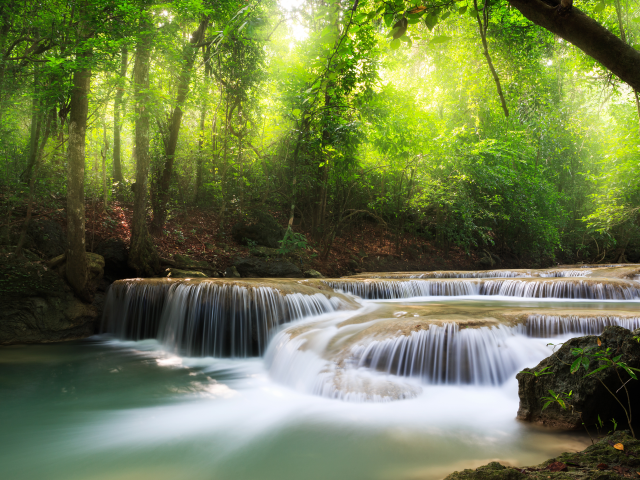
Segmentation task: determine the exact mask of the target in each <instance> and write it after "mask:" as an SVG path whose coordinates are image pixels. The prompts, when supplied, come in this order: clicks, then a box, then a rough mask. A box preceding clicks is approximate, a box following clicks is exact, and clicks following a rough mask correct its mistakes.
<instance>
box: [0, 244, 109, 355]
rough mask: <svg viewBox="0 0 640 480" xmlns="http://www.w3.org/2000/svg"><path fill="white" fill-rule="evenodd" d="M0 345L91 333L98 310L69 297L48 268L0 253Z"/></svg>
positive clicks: (72, 337) (66, 337)
mask: <svg viewBox="0 0 640 480" xmlns="http://www.w3.org/2000/svg"><path fill="white" fill-rule="evenodd" d="M0 271H1V272H2V275H1V278H0V345H13V344H21V343H50V342H59V341H65V340H76V339H80V338H85V337H87V336H89V335H92V334H93V332H94V328H95V321H96V320H97V319H98V309H97V308H96V307H95V306H94V305H88V304H85V303H83V302H81V301H80V300H78V299H77V298H75V297H74V296H73V294H72V293H71V290H70V289H69V287H68V286H67V285H66V283H65V282H64V281H63V280H62V278H61V277H60V276H59V275H58V274H57V273H56V272H55V271H53V270H52V269H50V268H47V267H46V266H45V265H42V264H40V263H36V262H29V261H26V260H24V259H20V258H17V257H15V255H13V254H9V255H6V254H3V255H0Z"/></svg>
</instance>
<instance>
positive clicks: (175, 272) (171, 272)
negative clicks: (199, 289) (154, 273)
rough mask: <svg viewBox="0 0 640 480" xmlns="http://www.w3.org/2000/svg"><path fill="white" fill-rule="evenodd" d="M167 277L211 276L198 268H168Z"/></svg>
mask: <svg viewBox="0 0 640 480" xmlns="http://www.w3.org/2000/svg"><path fill="white" fill-rule="evenodd" d="M166 273H167V277H169V278H209V277H208V276H207V275H205V274H204V273H202V272H199V271H198V270H180V269H179V268H167V269H166Z"/></svg>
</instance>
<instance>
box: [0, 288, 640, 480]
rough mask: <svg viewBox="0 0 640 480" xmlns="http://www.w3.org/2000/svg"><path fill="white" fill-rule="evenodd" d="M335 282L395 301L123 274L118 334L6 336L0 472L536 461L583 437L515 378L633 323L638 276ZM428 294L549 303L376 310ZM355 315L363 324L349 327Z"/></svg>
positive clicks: (100, 477) (348, 473)
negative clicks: (461, 317)
mask: <svg viewBox="0 0 640 480" xmlns="http://www.w3.org/2000/svg"><path fill="white" fill-rule="evenodd" d="M335 282H336V283H341V284H344V285H346V286H347V287H349V288H353V289H355V288H360V289H361V290H360V293H362V294H363V296H365V297H366V296H367V295H371V296H377V295H386V297H385V298H389V300H385V301H384V302H380V301H376V302H363V308H362V310H360V311H340V310H339V308H340V307H341V305H340V301H339V300H338V299H337V298H330V299H328V298H327V297H326V296H325V295H319V296H318V295H303V294H289V295H285V296H283V295H281V294H279V293H277V292H276V290H275V289H269V288H264V287H256V288H251V289H247V288H244V287H228V288H227V289H226V290H224V289H221V288H220V287H219V286H217V287H216V288H213V287H207V288H203V286H199V287H198V288H196V287H194V286H190V285H188V284H184V283H182V284H180V286H179V287H178V286H174V287H169V286H168V285H169V284H166V285H167V286H157V285H156V286H154V287H148V288H147V287H146V286H144V284H143V283H136V282H130V283H129V284H127V285H126V286H123V287H121V289H120V290H114V291H112V292H111V295H112V298H111V300H110V303H109V309H110V310H109V313H108V315H107V316H106V323H105V325H107V326H108V328H109V329H110V331H112V332H113V333H115V334H117V335H119V336H120V337H121V339H120V340H115V339H112V338H111V337H100V338H97V339H91V340H88V341H85V342H78V343H74V344H59V345H40V346H25V347H9V348H4V349H0V411H2V412H3V425H2V429H0V465H2V477H3V478H8V479H11V480H23V479H24V480H32V479H34V478H46V479H47V480H116V479H117V480H134V479H135V480H139V479H143V480H144V479H153V480H169V479H171V480H174V479H177V478H179V479H186V480H210V479H224V480H276V479H277V480H299V479H301V478H304V479H311V480H316V479H317V480H324V479H327V478H337V479H348V480H417V479H420V480H435V479H438V478H442V477H444V476H446V475H447V474H448V473H451V472H452V471H454V470H461V469H463V468H473V467H476V466H479V465H482V464H486V463H487V462H489V461H493V460H499V461H501V462H503V463H507V464H513V465H521V466H522V465H532V464H537V463H539V462H541V461H543V460H545V459H547V458H551V457H553V456H556V455H557V454H559V453H560V452H562V451H566V450H578V449H582V448H584V446H586V444H587V443H588V440H587V439H584V438H582V437H581V436H580V434H571V435H560V434H557V433H555V432H548V431H542V430H538V429H536V428H532V427H530V426H528V425H525V424H521V423H518V422H516V421H515V420H514V417H515V413H516V411H517V408H518V398H517V383H516V381H515V378H514V375H515V373H516V372H517V371H518V370H519V369H521V368H523V367H531V366H535V365H536V364H537V363H538V362H539V361H540V360H541V359H542V358H544V357H545V356H547V355H548V354H549V352H550V350H549V347H547V346H546V344H547V343H548V342H549V338H551V339H552V340H551V341H553V342H554V343H559V342H562V341H564V340H565V339H567V338H570V337H571V336H573V335H575V334H584V333H589V334H597V333H599V332H600V331H601V330H602V328H604V327H605V326H606V325H610V324H615V325H622V326H625V327H627V328H635V327H637V326H638V325H639V323H640V302H638V300H637V299H636V298H635V295H637V291H636V292H635V293H634V291H633V289H631V287H630V285H631V283H630V282H629V283H626V284H625V283H620V282H618V283H616V284H615V285H614V287H615V288H614V287H612V289H611V290H607V285H604V284H603V283H602V282H601V283H597V282H596V283H595V284H594V282H591V283H589V284H584V285H582V284H580V283H579V281H578V283H576V281H573V282H565V284H562V283H561V282H562V280H560V281H555V280H540V281H538V284H541V283H542V285H545V284H546V285H548V286H545V287H541V286H538V287H530V286H528V285H529V283H527V281H524V282H523V281H519V282H518V281H515V280H474V279H471V280H465V281H457V282H453V281H452V282H446V281H437V280H436V281H424V280H422V281H421V280H417V281H406V282H401V281H389V282H375V281H372V282H358V283H355V282H349V281H344V282H341V281H339V280H338V281H335ZM488 282H493V283H491V284H490V285H491V287H486V284H487V283H488ZM507 282H518V283H507ZM544 282H547V283H544ZM376 283H377V286H371V285H373V284H376ZM614 283H615V282H614ZM384 284H387V285H388V287H384ZM569 284H571V285H573V286H572V287H568V285H569ZM353 285H355V286H356V287H351V286H353ZM357 285H360V287H357ZM364 285H369V286H364ZM425 285H429V286H428V287H425ZM621 285H622V286H621ZM242 288H244V290H243V289H242ZM260 288H263V290H260ZM633 288H636V287H633ZM563 289H564V290H563ZM625 289H628V290H625ZM346 290H347V291H349V290H348V288H346ZM569 290H570V291H569ZM127 292H129V294H127ZM132 292H136V293H135V295H132ZM223 292H224V294H223ZM576 292H577V293H576ZM627 294H628V295H627ZM455 295H462V296H461V297H460V298H456V296H455ZM501 295H505V296H501ZM515 295H522V296H521V297H519V296H515ZM545 295H557V296H556V298H540V297H541V296H545ZM580 295H582V296H583V298H582V299H581V298H578V297H579V296H580ZM407 296H412V298H411V301H410V302H409V301H408V300H407V299H406V297H407ZM320 297H322V298H320ZM630 298H633V299H630ZM587 299H591V300H587ZM403 303H404V304H406V305H403ZM425 304H434V305H435V304H437V305H438V308H439V309H440V310H442V311H443V312H444V311H446V309H447V308H451V309H452V311H455V312H459V311H462V310H465V309H473V308H474V306H476V307H477V308H478V309H481V308H488V307H490V308H494V309H497V310H499V309H501V308H504V309H507V310H508V309H515V308H529V309H531V310H532V311H535V309H536V308H544V310H545V312H546V313H545V314H531V315H529V316H528V318H527V319H526V321H524V322H523V323H521V324H519V325H515V326H506V325H501V326H493V327H481V328H461V327H460V326H458V325H456V324H455V323H453V322H448V323H447V322H445V323H441V324H440V325H438V326H436V325H432V326H430V327H428V328H426V329H420V330H418V331H413V332H412V333H406V334H402V332H396V333H394V331H390V332H389V331H387V332H386V333H385V334H384V336H376V334H375V332H379V331H383V330H376V328H375V327H377V326H379V324H380V323H382V322H386V321H388V320H391V321H395V322H401V321H402V319H400V318H395V317H394V318H391V319H389V318H388V315H387V314H386V313H385V314H384V315H383V314H382V313H381V314H380V317H377V316H376V314H375V312H377V311H380V312H384V311H388V309H389V307H390V306H391V307H393V308H394V309H396V310H398V311H400V310H403V311H405V310H406V311H411V308H415V307H416V306H420V305H425ZM383 307H384V308H383ZM462 307H464V308H462ZM385 308H386V309H387V310H385ZM577 309H579V310H580V311H581V312H582V313H580V314H579V315H574V314H572V313H571V312H572V311H574V310H577ZM614 309H617V310H626V312H627V316H626V317H625V316H620V315H614V314H611V313H610V312H609V311H612V310H614ZM549 310H554V311H553V312H551V313H549ZM588 310H589V312H587V311H588ZM416 311H417V310H416ZM629 311H631V312H632V314H628V312H629ZM636 311H637V312H638V315H635V314H634V313H633V312H636ZM363 312H368V313H369V314H371V316H370V318H371V320H367V321H363V323H357V322H356V323H349V319H352V317H353V318H355V317H356V316H358V315H361V314H362V313H363ZM385 315H386V316H385ZM367 318H369V317H367ZM403 318H404V317H403ZM425 318H426V317H425ZM406 320H407V321H410V320H413V317H406ZM368 329H370V330H368ZM369 331H370V332H373V334H372V335H368V334H367V332H369ZM126 339H134V340H126ZM156 339H157V340H156ZM225 345H226V346H225ZM265 346H266V352H265V354H264V356H263V357H254V358H213V357H211V356H210V355H225V356H226V355H230V356H234V357H242V356H246V355H259V354H260V353H262V352H263V350H261V349H262V348H264V347H265ZM200 355H204V356H200Z"/></svg>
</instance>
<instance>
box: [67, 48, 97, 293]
mask: <svg viewBox="0 0 640 480" xmlns="http://www.w3.org/2000/svg"><path fill="white" fill-rule="evenodd" d="M91 56H92V52H91V50H90V49H87V50H85V51H83V52H79V53H78V54H77V60H78V69H77V70H76V71H75V72H74V74H73V87H72V90H71V102H70V105H69V140H68V141H69V145H68V147H67V164H68V167H67V266H66V277H67V281H68V282H69V284H70V285H71V287H72V288H73V290H74V291H75V292H76V294H77V295H78V296H79V297H80V298H82V299H83V300H87V301H89V300H90V299H91V294H90V292H89V289H88V281H89V265H88V260H87V255H86V251H85V209H84V168H85V134H86V130H87V115H88V113H89V88H90V84H91V68H90V66H89V62H90V59H91Z"/></svg>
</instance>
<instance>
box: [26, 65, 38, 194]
mask: <svg viewBox="0 0 640 480" xmlns="http://www.w3.org/2000/svg"><path fill="white" fill-rule="evenodd" d="M41 113H42V112H41V108H40V100H39V99H38V65H34V67H33V98H32V99H31V133H30V136H29V158H28V159H27V168H26V169H25V171H24V172H23V173H22V181H23V182H25V183H26V184H29V183H30V180H31V173H32V171H33V167H34V165H35V164H36V159H37V155H38V140H39V137H40V129H41V126H42V115H41Z"/></svg>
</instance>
